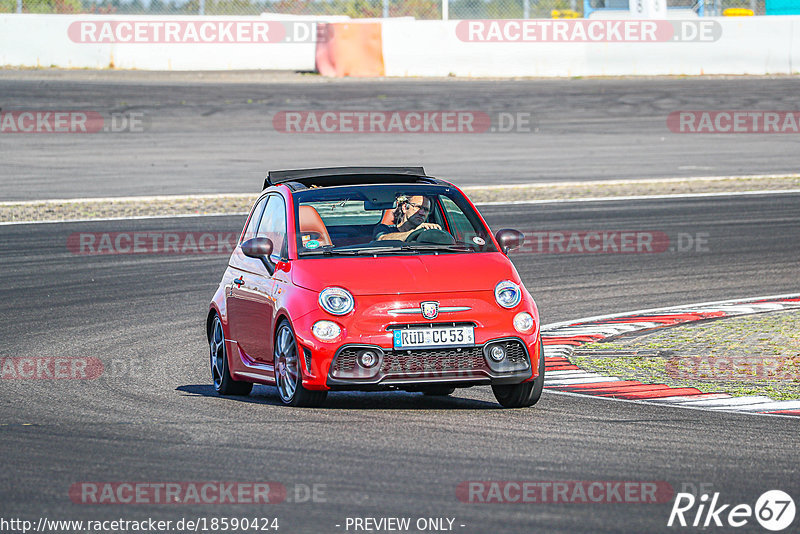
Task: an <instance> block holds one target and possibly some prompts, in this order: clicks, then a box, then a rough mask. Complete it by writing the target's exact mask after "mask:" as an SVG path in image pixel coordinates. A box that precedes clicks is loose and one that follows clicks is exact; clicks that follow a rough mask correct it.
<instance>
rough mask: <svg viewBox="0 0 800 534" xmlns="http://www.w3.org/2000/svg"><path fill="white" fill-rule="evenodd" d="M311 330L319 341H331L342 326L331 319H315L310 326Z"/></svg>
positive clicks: (337, 335) (340, 330) (339, 332)
mask: <svg viewBox="0 0 800 534" xmlns="http://www.w3.org/2000/svg"><path fill="white" fill-rule="evenodd" d="M311 332H312V333H313V334H314V337H315V338H317V339H319V340H320V341H331V340H333V339H336V338H337V337H339V334H341V333H342V327H341V326H339V325H338V324H336V323H334V322H333V321H317V322H316V323H314V326H312V327H311Z"/></svg>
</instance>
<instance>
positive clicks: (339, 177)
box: [264, 167, 445, 189]
mask: <svg viewBox="0 0 800 534" xmlns="http://www.w3.org/2000/svg"><path fill="white" fill-rule="evenodd" d="M290 182H293V183H292V184H291V185H293V186H295V188H297V186H301V187H303V186H304V187H311V186H316V187H331V186H336V185H360V184H383V183H428V184H443V183H445V182H443V181H441V180H439V179H437V178H433V177H432V176H426V175H425V169H423V168H422V167H325V168H320V169H294V170H286V171H269V173H267V178H266V180H264V189H266V188H267V187H270V186H273V185H276V184H282V183H287V184H289V183H290ZM295 184H296V185H295Z"/></svg>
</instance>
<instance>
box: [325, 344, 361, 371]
mask: <svg viewBox="0 0 800 534" xmlns="http://www.w3.org/2000/svg"><path fill="white" fill-rule="evenodd" d="M359 350H361V349H360V348H359V349H356V348H346V349H342V350H341V351H340V352H339V355H338V356H336V359H335V360H334V362H333V366H332V367H331V371H332V372H333V373H334V374H340V373H349V372H352V371H353V370H354V369H355V368H356V353H358V351H359Z"/></svg>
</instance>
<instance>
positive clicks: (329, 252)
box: [300, 248, 359, 256]
mask: <svg viewBox="0 0 800 534" xmlns="http://www.w3.org/2000/svg"><path fill="white" fill-rule="evenodd" d="M358 251H359V249H347V248H346V249H335V248H320V249H316V250H304V251H303V252H301V253H300V256H334V255H341V256H357V255H358Z"/></svg>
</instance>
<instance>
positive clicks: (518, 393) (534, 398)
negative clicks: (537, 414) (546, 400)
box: [492, 335, 544, 408]
mask: <svg viewBox="0 0 800 534" xmlns="http://www.w3.org/2000/svg"><path fill="white" fill-rule="evenodd" d="M543 388H544V344H543V343H542V338H541V335H540V336H539V376H537V377H536V378H535V379H534V380H532V381H531V382H523V383H522V384H512V385H499V386H492V391H493V392H494V397H495V398H496V399H497V402H499V403H500V404H501V405H502V406H503V407H504V408H527V407H529V406H533V405H534V404H536V403H537V402H539V399H540V398H541V396H542V389H543Z"/></svg>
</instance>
